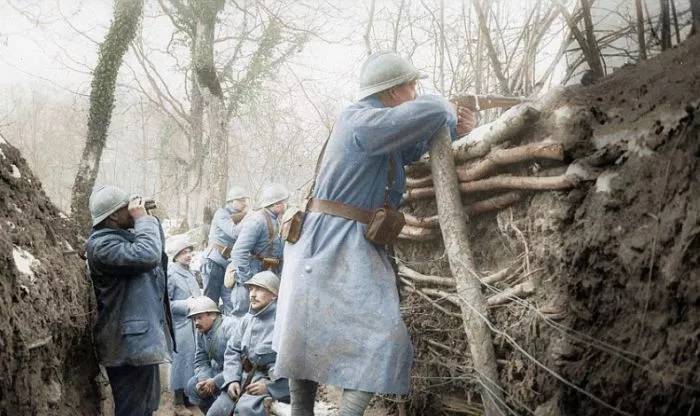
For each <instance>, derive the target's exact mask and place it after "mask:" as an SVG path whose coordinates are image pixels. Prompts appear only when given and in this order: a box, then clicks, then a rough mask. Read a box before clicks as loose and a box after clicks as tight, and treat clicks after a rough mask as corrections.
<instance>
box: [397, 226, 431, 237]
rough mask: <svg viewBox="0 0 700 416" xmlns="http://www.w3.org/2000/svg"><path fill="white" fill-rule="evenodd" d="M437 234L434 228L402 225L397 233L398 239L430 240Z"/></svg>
mask: <svg viewBox="0 0 700 416" xmlns="http://www.w3.org/2000/svg"><path fill="white" fill-rule="evenodd" d="M437 236H438V232H437V230H436V229H431V228H424V227H416V226H413V225H408V224H406V225H404V226H403V228H402V229H401V233H399V239H401V240H412V241H430V240H433V239H435V237H437Z"/></svg>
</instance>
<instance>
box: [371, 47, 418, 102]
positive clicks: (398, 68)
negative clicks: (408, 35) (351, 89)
mask: <svg viewBox="0 0 700 416" xmlns="http://www.w3.org/2000/svg"><path fill="white" fill-rule="evenodd" d="M426 77H427V75H425V74H422V73H421V72H420V71H419V70H418V69H416V67H415V66H413V64H412V63H410V62H409V61H408V60H407V59H404V58H402V57H400V56H399V55H397V54H396V53H395V52H391V51H381V52H375V53H373V54H372V55H370V56H369V57H368V58H367V59H366V60H365V62H364V63H363V64H362V69H360V89H359V91H358V92H357V99H358V100H361V99H363V98H366V97H369V96H370V95H372V94H376V93H378V92H381V91H384V90H388V89H389V88H391V87H395V86H397V85H401V84H404V83H406V82H410V81H415V80H418V79H423V78H426Z"/></svg>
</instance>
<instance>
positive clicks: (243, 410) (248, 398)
mask: <svg viewBox="0 0 700 416" xmlns="http://www.w3.org/2000/svg"><path fill="white" fill-rule="evenodd" d="M275 312H276V302H274V301H273V302H272V303H270V304H269V305H267V306H266V307H265V308H264V309H263V310H261V311H259V312H253V311H250V312H249V313H247V314H246V315H245V317H243V320H242V321H241V324H240V325H239V327H238V329H237V330H236V332H235V333H234V335H233V336H232V337H231V339H230V340H229V341H228V345H227V346H226V354H225V356H224V385H225V386H227V385H228V384H230V383H232V382H234V381H236V382H239V383H241V384H242V383H243V382H244V381H245V380H246V378H247V377H248V375H249V374H248V373H247V372H246V371H244V370H243V360H244V358H245V357H248V360H250V362H251V363H253V364H256V365H257V366H258V367H259V369H258V370H257V371H255V373H254V374H253V377H252V378H251V382H256V381H259V380H269V383H268V385H267V390H268V393H269V397H272V398H273V399H274V400H287V399H288V398H289V382H288V380H287V379H286V378H276V377H275V375H274V366H275V360H276V358H277V353H275V352H274V351H273V350H272V332H273V330H274V327H275ZM265 397H268V396H252V395H249V394H243V395H242V396H241V397H240V399H238V403H237V404H236V410H235V414H239V415H245V416H265V411H264V408H263V400H264V399H265Z"/></svg>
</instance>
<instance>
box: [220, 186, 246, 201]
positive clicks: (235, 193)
mask: <svg viewBox="0 0 700 416" xmlns="http://www.w3.org/2000/svg"><path fill="white" fill-rule="evenodd" d="M241 198H250V195H248V192H246V190H245V189H243V187H242V186H236V185H234V186H232V187H230V188H229V189H228V193H227V194H226V202H228V201H233V200H234V199H241Z"/></svg>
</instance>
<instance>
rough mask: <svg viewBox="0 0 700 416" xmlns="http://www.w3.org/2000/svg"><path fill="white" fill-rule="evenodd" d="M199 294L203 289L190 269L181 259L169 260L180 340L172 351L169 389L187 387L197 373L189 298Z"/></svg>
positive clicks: (170, 291)
mask: <svg viewBox="0 0 700 416" xmlns="http://www.w3.org/2000/svg"><path fill="white" fill-rule="evenodd" d="M197 296H201V289H200V288H199V285H198V284H197V280H196V279H195V277H194V274H193V273H192V272H191V271H190V269H188V268H186V267H184V266H183V265H181V264H180V263H176V262H174V263H170V267H168V297H170V310H171V311H172V314H173V328H174V329H175V341H176V342H177V353H175V354H173V363H172V367H171V368H170V390H173V391H175V390H181V389H184V388H185V387H187V381H188V380H189V379H190V378H191V377H192V376H193V375H194V349H195V346H194V345H195V344H194V337H195V329H194V325H192V320H191V319H189V318H188V317H187V313H188V306H187V299H188V298H191V297H197Z"/></svg>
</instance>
